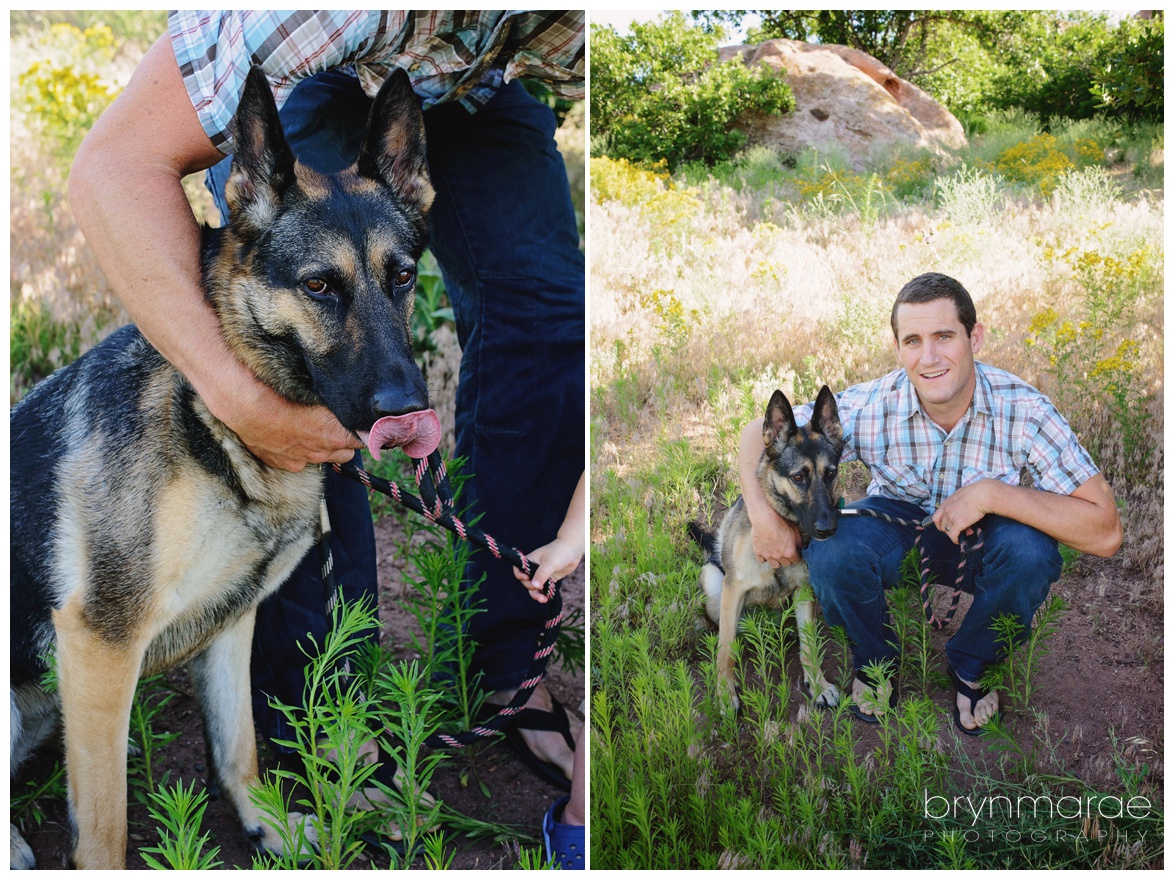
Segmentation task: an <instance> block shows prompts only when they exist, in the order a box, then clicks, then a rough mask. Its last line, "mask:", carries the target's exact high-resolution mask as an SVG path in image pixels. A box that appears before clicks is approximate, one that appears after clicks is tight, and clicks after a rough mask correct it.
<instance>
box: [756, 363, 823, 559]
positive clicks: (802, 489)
mask: <svg viewBox="0 0 1174 880" xmlns="http://www.w3.org/2000/svg"><path fill="white" fill-rule="evenodd" d="M762 440H763V443H764V444H765V447H766V448H765V451H764V455H763V459H762V465H761V466H760V467H759V476H760V479H761V481H762V485H763V489H764V491H765V492H766V497H767V499H768V500H769V501H770V502H771V505H772V506H773V507H774V508H775V510H776V511H778V513H779V515H780V516H781V517H783V518H784V519H786V520H788V521H789V522H792V523H794V524H795V525H796V526H798V528H799V532H800V533H801V534H802V536H803V543H804V544H807V542H808V541H810V540H811V539H812V538H828V537H831V536H832V535H833V534H835V531H836V527H837V525H839V521H840V514H839V509H838V508H837V506H836V476H837V474H838V472H839V465H840V454H841V452H842V451H843V448H844V434H843V429H842V427H841V426H840V414H839V410H838V409H837V408H836V398H835V395H833V394H832V392H831V389H830V388H828V387H827V386H826V385H824V386H823V388H821V389H820V391H819V395H818V396H817V397H816V399H815V407H814V409H813V411H812V414H811V421H810V422H809V423H808V424H806V425H804V426H803V427H799V426H798V425H797V424H796V423H795V414H794V412H793V411H792V410H791V404H790V403H789V402H788V400H787V398H786V396H785V395H784V394H783V392H781V391H775V393H774V394H772V395H771V398H770V403H768V404H767V407H766V420H765V421H764V422H763V426H762Z"/></svg>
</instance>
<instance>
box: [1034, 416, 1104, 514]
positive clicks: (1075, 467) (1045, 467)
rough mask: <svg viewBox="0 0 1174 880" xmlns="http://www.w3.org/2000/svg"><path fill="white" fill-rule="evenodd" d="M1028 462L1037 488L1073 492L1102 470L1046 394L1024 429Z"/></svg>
mask: <svg viewBox="0 0 1174 880" xmlns="http://www.w3.org/2000/svg"><path fill="white" fill-rule="evenodd" d="M1024 434H1025V437H1024V440H1025V443H1026V445H1027V462H1028V468H1029V470H1030V471H1031V476H1032V479H1033V481H1034V482H1035V486H1036V488H1037V489H1043V490H1044V491H1047V492H1054V493H1055V494H1057V495H1071V494H1072V493H1073V492H1075V491H1076V490H1077V489H1079V488H1080V487H1081V486H1082V485H1084V484H1085V483H1086V482H1087V481H1088V480H1089V479H1091V478H1092V477H1095V476H1096V475H1097V474H1098V473H1100V469H1099V468H1097V466H1096V465H1095V464H1094V463H1093V460H1092V456H1090V455H1089V454H1088V451H1087V450H1086V449H1085V448H1084V446H1082V445H1081V443H1080V441H1079V440H1078V439H1077V437H1076V432H1075V431H1073V430H1072V427H1071V426H1070V425H1069V424H1068V422H1067V420H1066V419H1065V418H1064V417H1063V416H1062V415H1060V413H1059V412H1057V411H1056V408H1055V407H1054V406H1052V403H1051V401H1049V400H1048V399H1047V398H1046V397H1044V396H1043V395H1040V397H1039V398H1038V400H1037V401H1036V404H1035V408H1034V411H1033V413H1032V415H1031V418H1030V419H1029V420H1028V422H1027V425H1026V428H1025V431H1024Z"/></svg>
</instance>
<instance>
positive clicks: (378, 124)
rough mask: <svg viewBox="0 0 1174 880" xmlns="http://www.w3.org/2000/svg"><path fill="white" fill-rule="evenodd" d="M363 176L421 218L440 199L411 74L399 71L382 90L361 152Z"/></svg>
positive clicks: (360, 160)
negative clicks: (387, 189)
mask: <svg viewBox="0 0 1174 880" xmlns="http://www.w3.org/2000/svg"><path fill="white" fill-rule="evenodd" d="M358 170H359V173H360V174H362V175H364V176H365V177H371V178H374V179H375V180H378V181H379V182H381V183H383V184H384V185H386V186H388V187H390V188H391V189H392V190H393V191H394V192H395V193H396V194H397V195H398V196H399V197H400V198H401V199H403V200H404V201H405V202H407V203H408V204H409V205H412V206H414V207H415V208H416V209H417V210H418V211H420V213H421V214H423V213H424V212H425V211H427V210H428V208H429V207H430V206H431V205H432V199H433V197H434V196H435V195H436V193H435V191H434V190H433V189H432V183H431V182H430V181H429V180H428V155H427V150H426V149H425V144H424V114H423V112H422V111H421V110H420V101H419V99H418V98H417V97H416V93H415V92H413V91H412V82H411V80H410V79H408V75H407V73H405V72H404V71H403V70H400V69H399V68H397V69H395V70H393V71H392V73H391V76H389V77H388V78H387V80H386V81H385V82H384V83H383V86H382V87H381V88H380V89H379V94H377V95H376V96H375V103H374V104H372V105H371V115H370V117H368V119H367V133H366V134H365V135H364V136H363V147H362V149H361V150H360V151H359V160H358Z"/></svg>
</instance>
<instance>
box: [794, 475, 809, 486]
mask: <svg viewBox="0 0 1174 880" xmlns="http://www.w3.org/2000/svg"><path fill="white" fill-rule="evenodd" d="M791 479H792V480H793V481H794V482H796V483H798V484H799V485H800V486H802V485H803V484H804V483H806V482H807V474H804V473H797V474H791Z"/></svg>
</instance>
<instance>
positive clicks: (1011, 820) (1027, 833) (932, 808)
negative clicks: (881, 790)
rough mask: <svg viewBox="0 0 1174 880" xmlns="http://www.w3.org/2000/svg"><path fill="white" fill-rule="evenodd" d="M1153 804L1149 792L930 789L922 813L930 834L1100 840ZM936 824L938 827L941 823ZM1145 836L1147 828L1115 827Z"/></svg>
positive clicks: (966, 837) (1144, 813)
mask: <svg viewBox="0 0 1174 880" xmlns="http://www.w3.org/2000/svg"><path fill="white" fill-rule="evenodd" d="M1153 809H1154V807H1153V804H1152V803H1151V802H1150V799H1149V798H1147V797H1146V796H1144V795H1133V796H1126V797H1122V796H1120V795H1114V794H1100V793H1089V794H1085V795H1082V796H1077V795H1050V794H1039V795H1032V794H1023V793H1016V794H1014V795H1000V794H998V793H995V792H990V793H987V794H960V795H952V796H945V795H940V794H933V793H931V792H930V791H929V790H928V789H926V790H925V795H924V801H923V804H922V817H923V818H924V819H925V820H926V826H927V827H926V829H925V836H926V838H930V837H933V836H935V835H939V834H943V833H945V832H961V835H962V838H963V839H964V840H965V841H967V842H970V843H974V842H978V841H980V840H993V841H1005V842H1007V843H1017V842H1020V841H1034V842H1042V841H1044V840H1056V841H1062V840H1071V841H1073V842H1074V843H1076V842H1080V841H1090V842H1091V841H1096V840H1098V839H1100V838H1101V837H1104V836H1105V835H1107V834H1109V833H1110V832H1109V827H1110V824H1111V823H1114V822H1117V821H1123V822H1126V823H1128V822H1129V820H1144V819H1148V818H1150V817H1151V816H1152V813H1153ZM935 826H936V827H935ZM1115 834H1116V835H1117V838H1118V839H1119V840H1120V839H1121V837H1122V835H1128V836H1131V837H1136V838H1137V839H1138V840H1139V841H1141V840H1144V839H1145V835H1146V832H1145V831H1141V830H1135V831H1133V832H1131V833H1130V832H1128V831H1126V830H1125V829H1122V828H1118V829H1116V831H1115Z"/></svg>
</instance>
